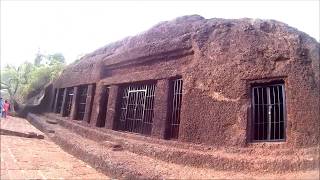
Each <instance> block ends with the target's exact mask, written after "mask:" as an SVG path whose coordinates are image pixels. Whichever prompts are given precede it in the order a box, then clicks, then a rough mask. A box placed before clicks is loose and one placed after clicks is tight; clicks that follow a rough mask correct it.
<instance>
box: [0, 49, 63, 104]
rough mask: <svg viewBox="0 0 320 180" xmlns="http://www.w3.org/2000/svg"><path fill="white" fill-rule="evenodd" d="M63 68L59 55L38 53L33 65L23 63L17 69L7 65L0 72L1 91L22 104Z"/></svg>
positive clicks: (60, 55)
mask: <svg viewBox="0 0 320 180" xmlns="http://www.w3.org/2000/svg"><path fill="white" fill-rule="evenodd" d="M64 66H65V58H64V56H63V55H62V54H60V53H56V54H49V55H42V54H40V53H38V54H37V55H36V57H35V59H34V63H30V62H24V63H22V64H21V65H19V66H18V67H15V66H12V65H7V66H6V67H5V68H4V69H3V70H2V71H1V91H2V92H5V93H7V94H8V95H9V98H10V99H11V100H15V101H17V102H21V103H23V102H25V101H26V100H27V98H29V97H30V96H32V95H35V93H37V92H39V91H40V90H41V89H42V88H43V87H44V86H45V85H46V84H48V83H49V82H50V81H52V80H53V79H55V78H56V77H57V76H58V75H59V74H60V72H61V71H62V70H63V68H64Z"/></svg>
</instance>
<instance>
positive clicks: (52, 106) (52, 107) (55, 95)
mask: <svg viewBox="0 0 320 180" xmlns="http://www.w3.org/2000/svg"><path fill="white" fill-rule="evenodd" d="M57 91H58V90H57V89H54V96H53V101H52V105H51V110H52V111H54V105H55V103H56V102H55V101H56V97H57Z"/></svg>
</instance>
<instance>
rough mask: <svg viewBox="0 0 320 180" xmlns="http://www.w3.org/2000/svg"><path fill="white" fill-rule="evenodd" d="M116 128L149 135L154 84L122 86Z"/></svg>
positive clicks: (151, 121)
mask: <svg viewBox="0 0 320 180" xmlns="http://www.w3.org/2000/svg"><path fill="white" fill-rule="evenodd" d="M121 91H122V97H121V105H120V115H119V116H120V117H119V122H118V129H119V130H123V131H129V132H135V133H140V134H146V135H150V134H151V130H152V123H153V116H154V115H153V103H154V92H155V84H131V85H128V86H125V87H123V88H122V90H121Z"/></svg>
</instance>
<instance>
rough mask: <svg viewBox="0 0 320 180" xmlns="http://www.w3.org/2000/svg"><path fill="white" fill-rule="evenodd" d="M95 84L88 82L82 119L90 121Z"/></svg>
mask: <svg viewBox="0 0 320 180" xmlns="http://www.w3.org/2000/svg"><path fill="white" fill-rule="evenodd" d="M94 91H95V84H89V85H88V89H87V99H86V109H85V111H84V116H83V121H84V122H88V123H90V117H91V108H92V101H93V97H94Z"/></svg>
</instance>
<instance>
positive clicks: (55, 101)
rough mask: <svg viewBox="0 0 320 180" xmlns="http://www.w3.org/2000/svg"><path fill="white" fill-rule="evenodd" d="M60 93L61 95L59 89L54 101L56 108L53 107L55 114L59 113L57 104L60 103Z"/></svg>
mask: <svg viewBox="0 0 320 180" xmlns="http://www.w3.org/2000/svg"><path fill="white" fill-rule="evenodd" d="M59 93H60V89H59V88H57V95H56V98H55V100H54V107H53V112H54V113H57V105H58V104H57V103H58V97H59Z"/></svg>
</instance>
